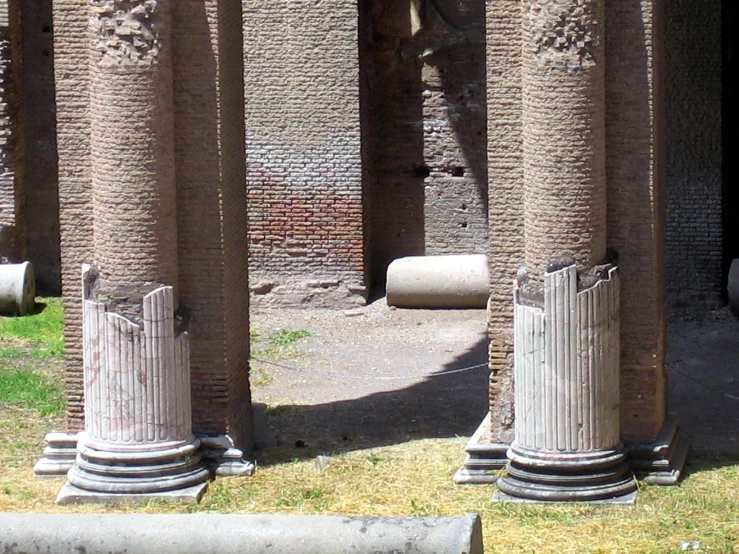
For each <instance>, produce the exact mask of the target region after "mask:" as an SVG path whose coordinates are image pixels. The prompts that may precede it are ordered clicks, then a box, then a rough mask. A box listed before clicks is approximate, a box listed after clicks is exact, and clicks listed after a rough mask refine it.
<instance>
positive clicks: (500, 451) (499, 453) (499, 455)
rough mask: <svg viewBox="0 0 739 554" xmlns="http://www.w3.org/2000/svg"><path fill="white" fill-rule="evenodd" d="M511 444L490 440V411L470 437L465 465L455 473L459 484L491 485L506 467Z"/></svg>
mask: <svg viewBox="0 0 739 554" xmlns="http://www.w3.org/2000/svg"><path fill="white" fill-rule="evenodd" d="M509 446H510V445H508V444H503V443H496V442H492V441H491V440H490V413H489V412H488V414H487V415H486V416H485V418H484V419H483V420H482V423H480V426H479V427H478V428H477V430H476V431H475V433H474V434H473V435H472V437H471V438H470V440H469V442H468V443H467V446H466V447H465V451H466V452H467V457H466V458H465V460H464V465H463V466H462V467H461V468H459V469H458V470H457V472H456V473H455V474H454V483H455V484H457V485H490V484H493V483H495V482H496V481H497V479H498V474H499V473H500V471H501V470H502V469H503V468H505V466H506V463H507V462H508V458H507V457H506V452H507V451H508V447H509Z"/></svg>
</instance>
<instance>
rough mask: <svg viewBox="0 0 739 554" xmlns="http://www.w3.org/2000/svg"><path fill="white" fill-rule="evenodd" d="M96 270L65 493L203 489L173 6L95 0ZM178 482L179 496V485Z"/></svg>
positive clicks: (83, 496) (78, 497) (87, 277)
mask: <svg viewBox="0 0 739 554" xmlns="http://www.w3.org/2000/svg"><path fill="white" fill-rule="evenodd" d="M89 9H90V22H91V35H92V37H93V42H92V46H93V50H92V55H91V65H90V71H91V88H90V107H91V119H92V128H91V145H92V156H91V159H92V209H93V221H94V225H93V246H94V253H93V257H94V263H95V267H92V268H89V267H88V268H87V269H85V270H84V271H83V302H84V308H83V326H84V331H83V353H84V364H83V365H84V381H85V391H84V392H85V432H84V433H82V434H81V435H80V437H79V442H78V451H79V453H78V456H77V461H76V463H75V466H74V467H73V468H72V469H71V470H70V472H69V485H68V486H66V487H65V488H64V489H62V491H61V493H60V495H59V498H58V500H57V501H58V502H60V503H69V502H75V501H91V500H92V501H95V500H101V501H104V502H111V501H115V500H116V499H127V498H130V495H145V497H147V498H148V497H151V495H159V494H162V493H163V494H165V495H166V496H175V497H177V498H187V499H197V498H199V496H200V494H202V492H203V490H204V487H205V481H207V479H208V478H209V472H208V471H207V470H206V469H205V468H204V466H203V465H202V464H201V463H200V456H199V454H198V448H199V446H200V442H199V440H197V439H196V438H195V436H194V435H193V434H192V416H191V406H190V402H191V399H190V360H189V339H188V337H187V333H186V332H184V329H182V327H183V325H186V321H182V320H180V319H176V318H175V310H176V304H177V301H176V290H177V285H178V279H179V269H178V263H177V256H178V249H177V210H176V187H175V153H174V110H173V88H172V46H171V44H172V41H171V36H170V34H171V30H170V27H171V15H170V10H171V3H170V2H169V1H168V0H142V1H136V2H130V1H123V0H91V2H90V8H89ZM173 491H174V492H173Z"/></svg>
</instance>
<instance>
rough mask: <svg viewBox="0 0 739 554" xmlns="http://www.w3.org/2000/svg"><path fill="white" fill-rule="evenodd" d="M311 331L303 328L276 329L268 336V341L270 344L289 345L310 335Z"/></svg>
mask: <svg viewBox="0 0 739 554" xmlns="http://www.w3.org/2000/svg"><path fill="white" fill-rule="evenodd" d="M312 335H313V333H311V332H310V331H306V330H305V329H277V331H275V332H274V333H272V334H271V335H270V337H269V343H270V344H271V345H272V346H290V345H291V344H294V343H296V342H298V341H299V340H300V339H304V338H307V337H310V336H312Z"/></svg>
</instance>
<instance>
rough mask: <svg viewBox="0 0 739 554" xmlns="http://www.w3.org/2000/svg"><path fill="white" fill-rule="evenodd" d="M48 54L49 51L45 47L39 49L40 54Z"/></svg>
mask: <svg viewBox="0 0 739 554" xmlns="http://www.w3.org/2000/svg"><path fill="white" fill-rule="evenodd" d="M49 54H50V52H49V51H48V50H47V49H46V48H44V49H43V50H41V55H42V56H48V55H49Z"/></svg>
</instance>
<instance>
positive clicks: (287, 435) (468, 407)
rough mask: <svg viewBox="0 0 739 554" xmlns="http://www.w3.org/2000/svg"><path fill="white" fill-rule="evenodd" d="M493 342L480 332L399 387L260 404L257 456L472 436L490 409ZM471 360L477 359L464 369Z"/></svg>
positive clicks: (273, 459) (271, 460)
mask: <svg viewBox="0 0 739 554" xmlns="http://www.w3.org/2000/svg"><path fill="white" fill-rule="evenodd" d="M487 350H488V345H487V340H480V341H479V342H478V343H476V344H475V345H474V346H473V347H472V348H471V349H469V350H468V351H467V352H465V353H464V354H462V355H461V356H458V357H457V358H456V359H454V360H453V361H452V362H451V363H448V364H445V365H444V369H443V370H442V371H439V372H437V373H435V374H432V375H430V376H429V377H427V378H425V379H424V380H423V381H421V382H420V383H416V384H413V385H411V386H408V387H404V388H398V389H396V390H389V391H385V392H380V393H376V394H370V395H368V396H364V397H361V398H358V399H353V400H342V401H337V402H329V403H325V404H317V405H282V406H278V407H276V408H272V409H270V408H266V407H265V406H264V405H263V404H262V405H257V406H256V411H257V427H258V437H257V438H258V442H259V443H260V444H259V446H261V448H259V450H258V452H257V460H258V462H259V463H261V464H263V465H264V464H275V463H281V462H285V461H290V460H293V459H295V458H307V457H314V456H316V455H319V454H321V455H336V454H340V453H342V452H348V451H352V450H360V449H367V448H375V447H381V446H387V445H392V444H398V443H403V442H408V441H411V440H416V439H425V438H451V437H457V436H464V437H468V436H470V435H471V434H472V433H473V432H474V430H475V429H476V428H477V426H478V425H479V424H480V422H481V421H482V419H483V417H484V416H485V413H486V410H487V403H488V393H487V390H488V384H487V383H488V374H489V372H488V369H487ZM472 366H478V367H475V368H474V369H468V370H466V371H459V370H461V369H465V368H470V367H472ZM361 367H362V366H361V363H359V364H357V371H358V372H361ZM399 383H402V381H399ZM460 459H461V458H460ZM419 469H420V468H419Z"/></svg>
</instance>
